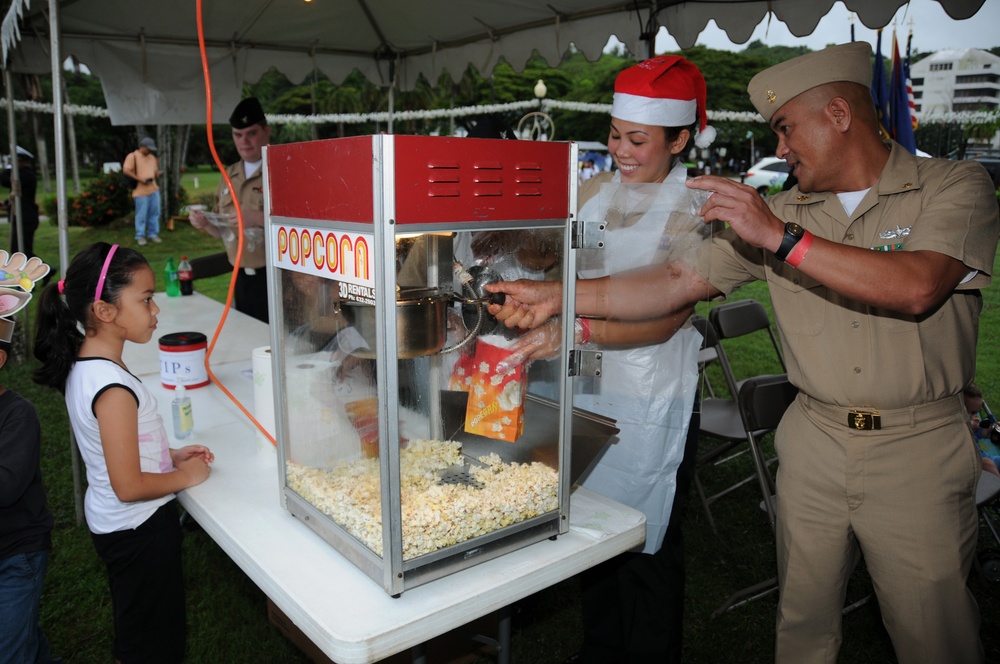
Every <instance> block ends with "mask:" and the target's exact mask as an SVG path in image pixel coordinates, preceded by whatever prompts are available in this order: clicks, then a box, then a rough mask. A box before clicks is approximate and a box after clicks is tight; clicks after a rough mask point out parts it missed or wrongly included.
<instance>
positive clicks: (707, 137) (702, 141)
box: [694, 125, 717, 148]
mask: <svg viewBox="0 0 1000 664" xmlns="http://www.w3.org/2000/svg"><path fill="white" fill-rule="evenodd" d="M716 136H717V133H716V131H715V127H713V126H712V125H706V126H705V127H704V128H703V129H702V130H701V131H699V132H698V133H697V134H695V137H694V144H695V145H696V146H698V147H699V148H707V147H708V146H709V145H711V144H712V142H713V141H715V137H716Z"/></svg>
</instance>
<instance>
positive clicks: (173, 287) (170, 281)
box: [163, 256, 181, 297]
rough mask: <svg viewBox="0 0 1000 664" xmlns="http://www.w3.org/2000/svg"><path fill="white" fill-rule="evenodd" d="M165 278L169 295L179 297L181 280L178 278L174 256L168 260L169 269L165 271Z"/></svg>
mask: <svg viewBox="0 0 1000 664" xmlns="http://www.w3.org/2000/svg"><path fill="white" fill-rule="evenodd" d="M163 276H164V278H165V279H166V283H167V286H166V290H167V295H168V296H170V297H178V296H179V295H180V294H181V282H180V279H178V278H177V268H176V267H175V266H174V257H173V256H171V257H170V258H168V259H167V267H166V268H165V269H164V270H163Z"/></svg>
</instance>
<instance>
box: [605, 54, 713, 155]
mask: <svg viewBox="0 0 1000 664" xmlns="http://www.w3.org/2000/svg"><path fill="white" fill-rule="evenodd" d="M705 94H706V93H705V77H704V76H702V75H701V72H700V71H698V68H697V67H695V66H694V64H692V63H691V62H689V61H687V60H685V59H684V58H682V57H681V56H679V55H661V56H659V57H656V58H651V59H649V60H646V61H645V62H640V63H639V64H637V65H633V66H631V67H629V68H628V69H625V70H623V71H622V72H621V73H620V74H618V78H617V79H615V98H614V102H613V103H612V104H611V116H612V117H615V118H618V119H619V120H625V121H627V122H638V123H639V124H645V125H653V126H657V127H687V126H688V125H691V124H692V123H694V122H695V120H696V119H697V120H698V131H697V132H696V133H695V139H694V143H695V145H697V146H698V147H700V148H707V147H708V146H709V145H711V144H712V141H714V140H715V128H714V127H710V126H708V115H707V114H706V112H705Z"/></svg>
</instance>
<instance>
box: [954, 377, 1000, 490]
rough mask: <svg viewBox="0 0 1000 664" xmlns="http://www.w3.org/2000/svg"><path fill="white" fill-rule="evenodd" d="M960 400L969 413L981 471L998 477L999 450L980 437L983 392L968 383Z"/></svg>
mask: <svg viewBox="0 0 1000 664" xmlns="http://www.w3.org/2000/svg"><path fill="white" fill-rule="evenodd" d="M962 398H963V399H965V410H966V411H967V412H968V413H969V427H970V428H971V429H972V439H973V441H975V443H976V449H977V450H979V456H980V457H982V459H983V470H986V471H989V472H991V473H993V474H994V475H997V476H1000V470H998V469H997V465H998V463H1000V448H998V447H997V446H996V445H995V444H994V443H993V441H991V440H990V439H989V438H988V437H987V438H983V437H982V431H981V428H980V426H979V422H980V421H981V420H980V413H981V412H982V410H983V405H984V404H985V401H984V400H983V392H982V390H980V389H979V387H978V386H977V385H976V384H975V383H969V385H968V386H966V388H965V389H964V390H962Z"/></svg>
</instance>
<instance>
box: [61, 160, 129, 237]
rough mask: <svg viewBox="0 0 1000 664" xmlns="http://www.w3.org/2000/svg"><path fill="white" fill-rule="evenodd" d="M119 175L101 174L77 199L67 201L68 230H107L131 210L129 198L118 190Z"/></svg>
mask: <svg viewBox="0 0 1000 664" xmlns="http://www.w3.org/2000/svg"><path fill="white" fill-rule="evenodd" d="M121 178H122V176H121V174H120V173H102V174H101V175H99V176H98V177H97V178H96V179H94V180H92V181H91V182H89V183H88V184H87V186H86V187H85V188H84V190H83V191H81V192H80V195H79V196H75V197H70V198H69V199H68V200H69V207H68V216H69V219H68V221H69V224H70V226H84V227H95V226H107V225H108V224H110V223H111V222H113V221H116V220H118V219H122V218H124V217H125V216H126V215H128V214H129V213H130V212H132V210H133V205H132V197H131V195H130V192H129V190H128V189H126V188H125V187H124V186H122V183H121Z"/></svg>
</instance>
